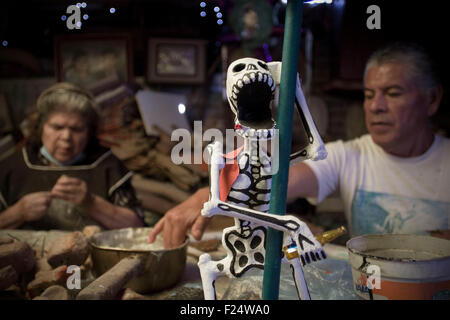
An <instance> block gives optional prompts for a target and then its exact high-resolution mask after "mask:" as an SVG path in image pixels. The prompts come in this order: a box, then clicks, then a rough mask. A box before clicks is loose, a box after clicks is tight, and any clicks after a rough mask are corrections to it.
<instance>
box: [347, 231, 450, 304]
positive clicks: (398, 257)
mask: <svg viewBox="0 0 450 320" xmlns="http://www.w3.org/2000/svg"><path fill="white" fill-rule="evenodd" d="M346 246H347V249H348V252H349V263H350V266H351V268H352V277H353V287H354V290H355V292H356V294H357V295H358V296H360V297H362V298H364V299H368V300H369V299H370V300H372V299H375V300H378V299H389V300H428V299H450V241H449V240H444V239H439V238H434V237H431V236H422V235H399V234H389V235H364V236H359V237H354V238H352V239H350V240H349V241H347V245H346Z"/></svg>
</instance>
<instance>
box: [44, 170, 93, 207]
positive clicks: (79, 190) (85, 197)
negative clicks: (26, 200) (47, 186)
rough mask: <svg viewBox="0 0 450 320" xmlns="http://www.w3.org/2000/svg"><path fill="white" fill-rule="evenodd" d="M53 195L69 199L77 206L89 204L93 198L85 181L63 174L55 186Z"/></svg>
mask: <svg viewBox="0 0 450 320" xmlns="http://www.w3.org/2000/svg"><path fill="white" fill-rule="evenodd" d="M51 195H52V196H53V197H55V198H60V199H63V200H66V201H69V202H71V203H73V204H75V205H77V206H87V205H89V203H90V201H91V200H92V195H91V194H90V193H89V190H88V186H87V184H86V182H85V181H83V180H81V179H78V178H72V177H68V176H66V175H62V176H61V177H60V178H59V179H58V181H56V184H55V185H54V186H53V189H52V191H51Z"/></svg>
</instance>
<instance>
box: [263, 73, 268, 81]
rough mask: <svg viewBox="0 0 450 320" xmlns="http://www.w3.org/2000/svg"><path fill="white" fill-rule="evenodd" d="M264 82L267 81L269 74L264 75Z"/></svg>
mask: <svg viewBox="0 0 450 320" xmlns="http://www.w3.org/2000/svg"><path fill="white" fill-rule="evenodd" d="M263 81H264V82H266V81H267V74H265V75H263Z"/></svg>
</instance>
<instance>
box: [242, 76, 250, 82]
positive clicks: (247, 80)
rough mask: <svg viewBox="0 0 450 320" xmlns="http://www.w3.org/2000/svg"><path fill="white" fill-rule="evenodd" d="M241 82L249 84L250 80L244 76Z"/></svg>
mask: <svg viewBox="0 0 450 320" xmlns="http://www.w3.org/2000/svg"><path fill="white" fill-rule="evenodd" d="M242 80H244V83H245V84H248V83H250V78H249V77H248V76H247V75H245V76H244V78H242Z"/></svg>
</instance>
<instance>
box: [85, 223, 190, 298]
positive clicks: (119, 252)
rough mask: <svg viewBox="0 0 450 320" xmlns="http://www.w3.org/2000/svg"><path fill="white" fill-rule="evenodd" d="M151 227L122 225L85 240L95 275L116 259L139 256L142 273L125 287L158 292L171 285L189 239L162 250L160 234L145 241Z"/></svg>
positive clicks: (181, 266)
mask: <svg viewBox="0 0 450 320" xmlns="http://www.w3.org/2000/svg"><path fill="white" fill-rule="evenodd" d="M151 230H152V228H124V229H118V230H111V231H104V232H100V233H97V234H94V235H93V236H92V237H91V238H90V239H89V244H90V246H91V256H92V262H93V269H94V272H95V275H96V276H97V277H98V276H100V275H102V274H103V273H105V272H106V271H108V270H109V269H111V268H112V267H113V266H114V265H116V264H117V263H118V262H119V261H120V260H122V259H124V258H127V257H131V256H139V257H140V258H141V260H142V261H143V262H142V263H143V270H144V271H143V273H142V274H140V275H139V276H136V277H134V278H133V279H131V280H130V281H129V282H128V283H127V285H125V287H127V288H130V289H132V290H134V291H136V292H138V293H149V292H155V291H161V290H164V289H167V288H169V287H171V286H173V285H175V284H176V283H177V282H178V281H179V280H180V278H181V276H182V275H183V272H184V269H185V266H186V257H187V246H188V243H189V238H187V237H186V240H185V241H184V243H183V244H182V245H181V246H179V247H177V248H173V249H164V245H163V238H162V235H158V236H157V238H156V240H155V242H154V243H152V244H149V243H147V239H148V235H149V233H150V231H151Z"/></svg>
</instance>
